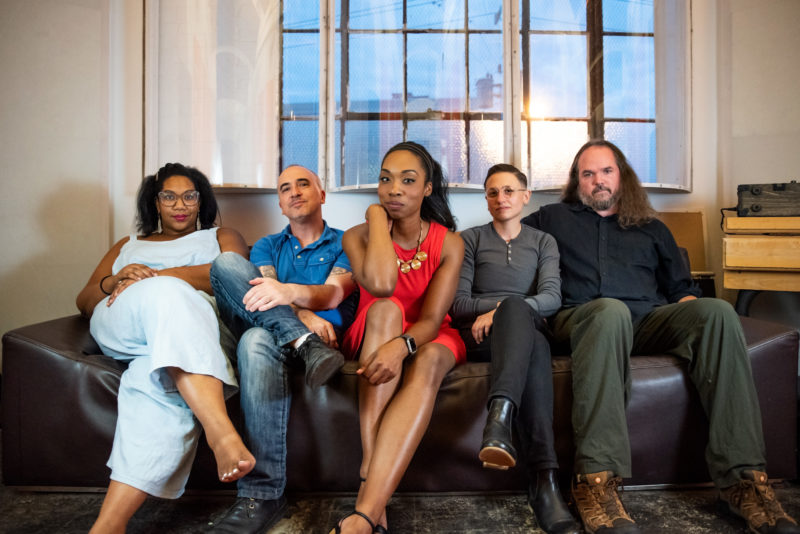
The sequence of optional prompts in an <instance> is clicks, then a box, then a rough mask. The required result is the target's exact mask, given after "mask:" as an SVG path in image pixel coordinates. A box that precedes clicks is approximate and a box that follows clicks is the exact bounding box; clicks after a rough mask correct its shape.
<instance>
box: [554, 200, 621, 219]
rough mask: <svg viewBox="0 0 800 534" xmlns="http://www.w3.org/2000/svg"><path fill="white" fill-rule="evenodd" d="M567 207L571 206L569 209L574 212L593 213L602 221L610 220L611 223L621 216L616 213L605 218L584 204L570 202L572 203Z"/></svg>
mask: <svg viewBox="0 0 800 534" xmlns="http://www.w3.org/2000/svg"><path fill="white" fill-rule="evenodd" d="M567 206H569V209H570V210H572V211H574V212H581V211H585V212H588V213H591V214H593V215H595V216H596V217H599V218H601V219H606V220H609V221H616V220H617V218H618V215H619V214H617V213H614V214H613V215H609V216H608V217H603V216H602V215H600V214H599V213H597V212H596V211H594V210H593V209H592V208H590V207H589V206H587V205H586V204H584V203H583V202H570V203H568V204H567Z"/></svg>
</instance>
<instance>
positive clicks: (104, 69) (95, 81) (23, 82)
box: [0, 0, 800, 332]
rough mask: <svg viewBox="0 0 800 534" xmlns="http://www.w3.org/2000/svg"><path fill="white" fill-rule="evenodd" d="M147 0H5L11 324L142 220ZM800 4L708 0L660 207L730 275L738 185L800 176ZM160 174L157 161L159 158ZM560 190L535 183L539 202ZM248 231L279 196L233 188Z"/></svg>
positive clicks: (61, 309) (258, 226) (347, 196)
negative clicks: (674, 171)
mask: <svg viewBox="0 0 800 534" xmlns="http://www.w3.org/2000/svg"><path fill="white" fill-rule="evenodd" d="M141 21H142V16H141V5H139V3H138V2H134V1H126V0H50V1H48V0H3V1H2V2H0V72H2V73H3V75H2V77H0V101H1V102H2V103H3V104H2V107H0V118H2V120H0V125H1V126H0V161H2V167H0V173H2V174H1V175H0V183H1V184H2V193H3V194H2V195H0V217H2V220H0V223H2V225H1V226H0V227H2V228H3V231H2V234H0V235H2V238H1V239H2V241H1V242H0V243H1V244H2V250H3V255H2V259H0V295H2V297H1V298H2V306H1V307H0V332H5V331H7V330H9V329H11V328H15V327H18V326H22V325H25V324H29V323H32V322H37V321H42V320H46V319H52V318H55V317H59V316H62V315H65V314H69V313H74V312H75V311H76V310H75V306H74V298H75V295H76V294H77V292H78V291H79V290H80V288H81V287H82V286H83V284H84V283H85V282H86V279H87V278H88V277H89V275H90V273H91V271H92V269H93V268H94V267H95V265H96V264H97V262H98V261H99V259H100V257H101V256H102V254H103V253H104V252H105V251H106V250H107V249H108V247H109V246H110V244H111V243H112V242H113V241H116V240H117V239H119V238H121V237H122V236H124V235H126V234H127V233H129V232H130V230H131V222H132V217H133V196H134V194H135V190H136V187H137V185H138V181H139V180H140V179H141V171H142V169H141V152H142V148H141V131H142V125H141V101H142V97H141V91H140V89H141V80H140V76H141V71H142V64H141V49H140V48H139V47H140V45H141ZM798 23H800V2H798V1H796V0H730V1H728V0H725V1H722V0H720V1H714V0H695V1H694V2H693V6H692V26H693V41H692V99H693V114H692V124H693V126H692V166H693V172H692V181H693V184H694V190H693V192H692V193H688V194H665V193H658V194H653V195H652V198H653V203H654V204H655V206H656V208H657V209H672V210H688V209H691V210H695V209H701V210H703V211H704V212H705V213H706V226H707V233H708V245H709V247H708V255H709V262H710V265H711V267H712V268H713V269H714V270H715V271H717V272H718V275H717V281H718V285H719V282H720V280H721V275H720V274H719V271H720V265H721V241H720V239H721V235H720V232H719V208H721V207H723V206H731V205H734V204H735V201H736V199H735V191H736V185H737V184H739V183H748V182H759V181H762V182H770V181H778V180H785V179H790V178H797V169H798V168H800V165H799V164H800V161H798V160H800V151H798V150H797V148H796V147H797V146H798V145H799V144H800V143H798V141H800V129H799V127H798V125H800V120H798V119H800V116H799V114H800V106H798V105H797V104H796V102H795V99H796V98H797V95H800V62H798V61H797V58H796V54H797V52H796V51H797V50H800V46H798V45H800V36H798V34H797V33H796V32H795V28H796V27H798V25H799V24H798ZM147 170H148V171H152V170H153V169H147ZM373 198H374V197H373V196H372V195H369V194H358V193H332V194H329V195H328V205H327V206H326V218H327V219H328V221H329V222H330V223H331V224H332V225H334V226H338V227H349V226H351V225H353V224H356V223H358V222H360V221H361V219H362V216H363V213H364V210H365V209H366V207H367V205H368V204H369V203H370V202H371V201H372V200H373ZM555 200H556V197H555V196H553V195H543V194H539V195H536V196H535V198H534V201H533V202H532V205H531V209H533V208H535V207H536V206H538V205H540V204H543V203H549V202H553V201H555ZM220 205H221V209H222V216H223V224H224V225H226V226H233V227H236V228H238V229H240V230H241V231H242V233H243V234H244V235H245V237H246V238H247V240H248V241H249V242H251V243H252V242H253V241H254V240H255V239H257V238H258V237H260V236H261V235H264V234H266V233H269V232H274V231H277V230H279V229H280V228H282V226H283V221H282V219H281V217H280V214H279V212H278V209H277V201H276V199H275V197H274V196H273V195H264V196H241V195H230V196H225V197H223V198H221V199H220ZM452 205H453V208H454V211H455V213H456V215H457V216H458V217H459V225H460V227H462V228H463V227H467V226H471V225H474V224H479V223H482V222H484V221H486V220H487V217H488V216H487V215H486V211H485V207H484V206H485V205H484V201H483V198H482V196H481V195H479V194H472V193H467V194H464V193H458V194H453V195H452Z"/></svg>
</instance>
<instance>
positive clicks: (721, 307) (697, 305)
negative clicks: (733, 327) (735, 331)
mask: <svg viewBox="0 0 800 534" xmlns="http://www.w3.org/2000/svg"><path fill="white" fill-rule="evenodd" d="M684 304H685V305H686V307H687V308H690V309H692V310H693V311H694V313H695V314H697V316H698V319H701V320H702V319H706V320H719V321H738V320H739V316H738V315H737V313H736V310H734V309H733V306H731V305H730V303H728V302H727V301H724V300H722V299H714V298H704V299H696V300H688V301H686V302H684Z"/></svg>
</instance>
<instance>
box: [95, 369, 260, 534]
mask: <svg viewBox="0 0 800 534" xmlns="http://www.w3.org/2000/svg"><path fill="white" fill-rule="evenodd" d="M134 367H139V366H134ZM129 371H130V369H129ZM127 372H128V371H126V373H127ZM167 372H168V373H169V375H170V377H171V378H172V379H173V380H174V382H175V385H176V386H177V388H178V392H179V393H180V395H181V397H182V398H183V400H184V401H185V402H186V404H187V405H188V406H189V409H191V411H192V413H193V414H194V416H195V417H196V418H197V420H199V421H200V425H201V426H202V427H203V429H204V430H205V433H206V439H207V440H208V444H209V446H210V447H211V450H212V451H213V452H214V456H215V458H216V460H217V473H218V475H219V477H220V480H222V481H223V482H233V481H234V480H237V479H239V478H241V477H243V476H244V475H246V474H247V473H249V472H250V471H251V470H252V469H253V467H254V466H255V458H253V455H252V454H250V451H248V450H247V448H246V447H245V446H244V443H243V442H242V439H241V437H239V434H238V433H237V432H236V429H235V428H234V427H233V423H232V422H231V420H230V419H229V418H228V413H227V410H226V408H225V400H224V396H223V391H222V382H221V381H220V380H219V379H217V378H214V377H212V376H208V375H202V374H194V373H187V372H185V371H183V370H181V369H179V368H177V367H170V368H168V369H167ZM125 382H126V381H125V380H123V383H125ZM123 394H124V393H123V392H122V388H121V395H123ZM139 398H140V399H141V397H139ZM159 400H160V399H159ZM151 401H152V402H153V403H154V404H158V400H156V399H151ZM123 402H124V400H123ZM122 408H123V407H121V409H122ZM127 408H128V407H125V411H126V412H127V411H129V410H127ZM139 408H141V409H142V411H143V412H147V408H143V407H141V406H140V407H139ZM133 409H134V410H135V409H136V408H133ZM149 422H150V424H152V425H154V426H158V425H164V424H166V425H170V424H171V423H175V422H174V421H166V420H163V421H156V420H151V421H149ZM175 426H177V427H179V428H181V427H182V425H181V424H180V423H177V424H176V425H175ZM118 431H119V428H118ZM134 431H135V430H134ZM178 432H179V433H180V430H178ZM195 436H196V433H195V432H191V430H190V431H189V432H187V433H186V435H185V437H184V440H185V441H186V443H185V448H186V449H191V451H192V453H191V454H190V455H187V454H183V455H181V454H177V455H175V456H176V458H175V459H176V460H177V461H178V462H179V465H178V466H176V469H177V471H180V472H183V473H177V474H173V473H166V474H165V476H166V477H169V478H172V477H174V478H176V479H177V478H181V477H184V478H185V476H188V468H189V467H190V466H191V460H192V459H193V458H194V447H195V446H196V438H195ZM153 452H154V453H156V454H157V453H158V451H153ZM178 457H179V458H178ZM165 469H169V468H165ZM112 476H113V471H112ZM179 485H180V486H181V487H182V483H180V484H179ZM147 495H148V493H147V492H146V491H145V490H143V489H140V488H137V487H134V486H132V485H130V484H128V483H125V482H122V481H119V480H111V482H110V483H109V486H108V492H107V493H106V496H105V499H103V505H102V506H101V508H100V514H99V515H98V517H97V520H96V521H95V523H94V525H93V526H92V528H91V530H90V532H91V533H93V534H99V533H122V532H125V528H126V526H127V524H128V521H130V519H131V517H132V516H133V514H134V513H135V512H136V510H138V509H139V507H140V506H141V505H142V503H144V501H145V499H146V497H147Z"/></svg>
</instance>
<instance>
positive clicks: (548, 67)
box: [523, 35, 588, 118]
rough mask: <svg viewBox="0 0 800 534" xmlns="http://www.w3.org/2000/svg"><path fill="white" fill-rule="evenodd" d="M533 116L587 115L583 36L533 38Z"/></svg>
mask: <svg viewBox="0 0 800 534" xmlns="http://www.w3.org/2000/svg"><path fill="white" fill-rule="evenodd" d="M530 54H531V60H530V71H529V72H530V87H531V101H530V102H527V103H523V106H524V109H525V110H526V111H527V112H528V115H529V116H531V117H574V118H584V117H586V115H587V107H588V105H587V94H586V38H585V37H584V36H581V35H531V36H530Z"/></svg>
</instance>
